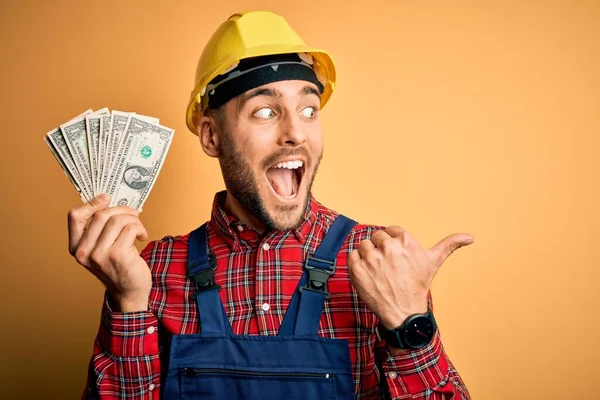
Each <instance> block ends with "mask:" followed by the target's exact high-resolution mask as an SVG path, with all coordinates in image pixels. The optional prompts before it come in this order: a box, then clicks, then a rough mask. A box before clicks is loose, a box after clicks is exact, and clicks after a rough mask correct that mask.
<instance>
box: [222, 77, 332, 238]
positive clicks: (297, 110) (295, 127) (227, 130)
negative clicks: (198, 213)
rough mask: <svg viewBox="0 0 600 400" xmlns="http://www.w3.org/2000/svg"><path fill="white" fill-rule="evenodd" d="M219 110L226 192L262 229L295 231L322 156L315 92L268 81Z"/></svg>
mask: <svg viewBox="0 0 600 400" xmlns="http://www.w3.org/2000/svg"><path fill="white" fill-rule="evenodd" d="M224 107H225V109H224V117H225V118H224V119H225V121H224V123H223V124H222V126H221V128H222V129H221V132H219V134H220V138H221V156H220V157H219V162H220V164H221V170H222V173H223V179H224V181H225V186H226V187H227V190H228V192H229V193H230V194H231V195H233V196H234V197H235V198H236V199H237V200H238V202H239V203H240V204H242V205H243V206H244V207H245V208H246V209H248V210H249V211H250V212H251V213H252V214H253V215H254V216H255V217H257V218H259V219H260V220H261V221H263V222H264V223H265V225H267V227H269V228H272V229H278V230H286V229H292V228H295V227H297V226H298V225H299V224H300V223H301V222H302V219H303V216H304V210H305V208H306V205H307V203H308V201H309V198H310V197H309V194H310V189H311V187H312V183H313V180H314V178H315V175H316V172H317V168H318V166H319V162H320V160H321V157H322V151H323V132H322V128H321V121H320V118H319V107H320V98H319V95H318V90H317V87H316V86H315V85H314V84H312V83H309V82H306V81H299V80H298V81H280V82H274V83H270V84H266V85H264V86H260V87H258V88H256V89H252V90H249V91H247V92H246V93H244V94H242V95H240V96H238V97H237V98H235V99H232V100H231V101H229V102H228V103H226V104H225V105H224Z"/></svg>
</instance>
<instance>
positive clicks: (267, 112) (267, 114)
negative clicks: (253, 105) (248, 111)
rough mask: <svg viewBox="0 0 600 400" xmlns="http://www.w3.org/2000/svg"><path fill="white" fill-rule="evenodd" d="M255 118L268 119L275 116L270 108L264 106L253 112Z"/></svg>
mask: <svg viewBox="0 0 600 400" xmlns="http://www.w3.org/2000/svg"><path fill="white" fill-rule="evenodd" d="M253 115H254V116H255V117H256V118H260V119H269V118H273V117H274V116H275V111H273V109H272V108H269V107H264V108H261V109H260V110H258V111H256V112H255V113H254V114H253Z"/></svg>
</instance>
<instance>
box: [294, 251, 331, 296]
mask: <svg viewBox="0 0 600 400" xmlns="http://www.w3.org/2000/svg"><path fill="white" fill-rule="evenodd" d="M313 260H314V261H317V262H318V263H322V264H327V265H329V266H330V268H328V269H324V268H318V267H313V266H311V265H310V262H311V261H313ZM304 268H305V269H306V271H308V279H307V281H306V283H305V284H304V285H302V286H301V287H300V289H299V290H300V292H303V291H304V290H310V291H311V292H316V293H321V294H323V295H324V296H325V298H326V299H329V298H331V293H329V291H328V290H327V280H328V279H329V277H331V276H332V275H333V274H334V273H335V261H333V262H332V261H329V260H322V259H320V258H314V257H313V255H312V254H309V255H308V256H307V257H306V261H305V262H304Z"/></svg>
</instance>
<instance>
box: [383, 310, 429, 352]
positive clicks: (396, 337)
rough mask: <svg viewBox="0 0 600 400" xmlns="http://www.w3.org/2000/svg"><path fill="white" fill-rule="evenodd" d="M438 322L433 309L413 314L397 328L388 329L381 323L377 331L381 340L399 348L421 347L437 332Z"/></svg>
mask: <svg viewBox="0 0 600 400" xmlns="http://www.w3.org/2000/svg"><path fill="white" fill-rule="evenodd" d="M436 331H437V324H436V323H435V318H433V313H432V312H431V311H429V312H426V313H425V314H413V315H411V316H409V317H408V318H407V319H406V321H404V322H403V323H402V325H400V326H399V327H397V328H396V329H388V328H386V327H385V326H383V325H382V324H381V322H380V323H379V325H377V328H375V332H376V333H377V337H378V338H379V340H384V341H385V342H386V343H387V344H388V345H389V346H391V347H396V348H399V349H420V348H422V347H425V346H427V345H428V344H429V343H430V342H431V340H432V339H433V336H434V335H435V332H436Z"/></svg>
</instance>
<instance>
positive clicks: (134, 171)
mask: <svg viewBox="0 0 600 400" xmlns="http://www.w3.org/2000/svg"><path fill="white" fill-rule="evenodd" d="M141 177H142V175H141V174H140V171H138V170H137V169H135V168H133V169H131V170H130V172H129V180H131V181H132V182H133V181H137V180H139V179H140V178H141Z"/></svg>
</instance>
